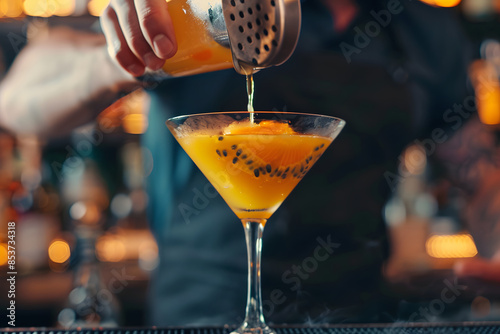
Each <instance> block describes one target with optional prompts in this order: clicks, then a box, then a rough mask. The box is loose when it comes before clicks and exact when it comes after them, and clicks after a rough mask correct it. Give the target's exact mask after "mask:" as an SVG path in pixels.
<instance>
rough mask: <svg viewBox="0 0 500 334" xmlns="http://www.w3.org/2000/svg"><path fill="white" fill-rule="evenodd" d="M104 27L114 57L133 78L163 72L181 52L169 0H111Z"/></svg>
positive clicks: (105, 14) (104, 18)
mask: <svg viewBox="0 0 500 334" xmlns="http://www.w3.org/2000/svg"><path fill="white" fill-rule="evenodd" d="M101 26H102V29H103V31H104V35H105V37H106V41H107V45H108V52H109V54H110V56H111V57H112V58H113V59H114V60H115V61H116V62H117V63H118V64H119V65H120V66H121V67H123V68H124V69H125V70H126V71H127V72H129V73H130V74H132V75H133V76H140V75H142V74H144V71H145V68H146V67H148V68H150V69H152V70H158V69H160V68H161V67H162V65H163V63H164V61H165V59H168V58H170V57H172V56H173V55H175V53H176V52H177V42H176V40H175V34H174V27H173V25H172V20H171V18H170V15H169V13H168V9H167V2H166V0H111V2H110V4H109V6H108V7H107V8H106V10H105V11H104V13H103V14H102V15H101Z"/></svg>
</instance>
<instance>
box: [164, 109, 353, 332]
mask: <svg viewBox="0 0 500 334" xmlns="http://www.w3.org/2000/svg"><path fill="white" fill-rule="evenodd" d="M251 116H252V117H251ZM344 125H345V122H344V121H343V120H341V119H339V118H334V117H330V116H322V115H313V114H303V113H292V112H260V111H259V112H253V113H250V112H220V113H206V114H195V115H189V116H179V117H174V118H171V119H169V120H168V121H167V126H168V128H169V130H170V131H171V132H172V134H173V135H174V137H175V138H176V139H177V141H178V142H179V144H180V145H181V146H182V148H183V149H184V150H185V151H186V153H187V154H188V155H189V156H190V157H191V159H192V160H193V161H194V163H195V164H196V165H197V166H198V168H200V170H201V171H202V173H203V174H204V175H205V176H206V177H207V179H208V180H209V181H210V182H211V183H212V185H213V186H214V187H215V189H217V191H218V192H219V194H220V195H221V196H222V198H223V199H224V200H225V201H226V203H227V204H228V205H229V207H230V208H231V209H232V210H233V212H234V213H235V214H236V216H238V218H239V219H240V220H241V222H242V223H243V227H244V230H245V238H246V243H247V252H248V292H247V305H246V314H245V320H244V321H243V324H242V325H241V326H240V327H238V328H237V329H236V330H235V331H233V332H232V334H236V333H238V334H243V333H248V334H250V333H251V334H253V333H258V334H274V333H275V332H274V331H273V330H272V329H270V328H269V327H268V326H267V325H266V323H265V321H264V316H263V313H262V299H261V285H260V259H261V250H262V233H263V230H264V226H265V225H266V222H267V219H269V217H271V215H272V214H273V213H274V212H275V211H276V209H278V207H279V206H280V205H281V203H282V202H283V201H284V200H285V198H286V197H287V196H288V195H289V194H290V192H291V191H292V190H293V189H294V188H295V186H296V185H297V183H298V182H299V181H300V180H301V179H302V178H303V177H304V176H305V175H306V174H307V172H308V171H309V170H310V169H311V167H312V165H313V164H314V163H315V162H316V161H317V160H318V159H319V157H320V156H321V155H322V154H323V152H324V151H325V150H326V149H327V147H328V146H329V145H330V144H331V142H332V141H333V140H334V139H335V138H336V137H337V135H338V134H339V133H340V131H341V130H342V128H343V127H344Z"/></svg>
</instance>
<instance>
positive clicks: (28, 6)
mask: <svg viewBox="0 0 500 334" xmlns="http://www.w3.org/2000/svg"><path fill="white" fill-rule="evenodd" d="M48 5H49V4H48V1H46V0H25V1H24V5H23V9H24V12H25V13H26V15H30V16H40V17H47V16H50V14H49V6H48Z"/></svg>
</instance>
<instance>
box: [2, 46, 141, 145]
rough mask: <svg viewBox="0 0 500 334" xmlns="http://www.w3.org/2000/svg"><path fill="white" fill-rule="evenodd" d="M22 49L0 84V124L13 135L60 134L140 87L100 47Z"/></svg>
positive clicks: (92, 117)
mask: <svg viewBox="0 0 500 334" xmlns="http://www.w3.org/2000/svg"><path fill="white" fill-rule="evenodd" d="M33 48H37V46H34V47H33ZM25 51H26V53H25V54H22V53H21V55H20V56H19V58H20V59H19V61H16V63H14V65H13V67H12V68H11V70H10V71H9V74H8V75H7V77H6V78H5V79H4V81H3V82H2V84H1V86H0V126H2V127H4V128H6V129H7V130H9V131H12V132H14V133H17V134H26V133H30V134H37V135H41V136H58V135H62V134H64V133H67V132H69V131H70V130H71V129H73V128H75V127H77V126H79V125H82V124H85V123H87V122H89V121H91V120H92V119H94V118H95V116H96V115H97V114H98V113H99V112H101V111H102V110H103V109H104V108H106V107H107V106H109V105H110V104H111V103H113V102H114V101H115V100H116V99H117V98H118V97H119V96H120V94H122V93H123V92H130V91H132V90H133V89H135V88H137V87H139V82H137V81H136V80H135V79H134V78H133V77H132V76H130V75H128V74H126V73H125V72H124V71H123V70H121V69H119V68H118V66H116V65H115V64H114V63H113V62H112V60H111V59H110V58H109V56H108V54H107V51H106V49H105V46H104V45H94V46H87V47H84V48H82V47H81V46H78V45H65V46H64V47H63V50H62V51H61V50H54V49H51V46H49V47H44V48H42V51H41V52H40V50H36V51H37V52H35V50H29V49H28V50H25ZM25 51H23V52H25ZM35 53H36V55H35ZM56 53H57V56H56ZM21 57H22V58H21ZM52 57H55V58H52ZM34 62H36V63H34ZM27 65H28V66H27ZM40 66H43V67H44V68H40ZM30 71H31V72H32V73H30Z"/></svg>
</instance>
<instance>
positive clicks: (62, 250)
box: [49, 240, 71, 263]
mask: <svg viewBox="0 0 500 334" xmlns="http://www.w3.org/2000/svg"><path fill="white" fill-rule="evenodd" d="M70 256H71V250H70V248H69V245H68V243H67V242H66V241H63V240H55V241H53V242H52V243H51V244H50V246H49V258H50V260H51V261H52V262H55V263H64V262H66V261H68V259H69V257H70Z"/></svg>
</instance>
